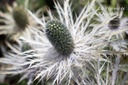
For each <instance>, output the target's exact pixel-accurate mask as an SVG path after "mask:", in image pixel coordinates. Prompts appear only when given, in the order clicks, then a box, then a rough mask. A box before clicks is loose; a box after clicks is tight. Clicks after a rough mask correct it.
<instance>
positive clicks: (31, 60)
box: [0, 0, 126, 85]
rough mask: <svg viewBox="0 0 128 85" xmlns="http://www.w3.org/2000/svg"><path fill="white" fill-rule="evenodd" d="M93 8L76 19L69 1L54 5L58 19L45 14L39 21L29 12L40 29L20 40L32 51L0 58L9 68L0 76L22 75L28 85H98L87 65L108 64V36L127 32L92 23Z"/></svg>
mask: <svg viewBox="0 0 128 85" xmlns="http://www.w3.org/2000/svg"><path fill="white" fill-rule="evenodd" d="M94 5H95V0H93V1H92V2H91V3H88V4H87V5H86V6H85V7H84V8H83V10H82V11H81V13H80V14H79V16H75V17H74V16H73V15H72V11H71V4H70V3H69V0H64V4H63V7H62V6H60V4H59V3H55V6H56V10H57V13H58V16H59V17H55V16H53V15H52V13H51V12H50V11H48V14H49V17H50V19H49V20H48V21H46V20H45V18H44V17H43V18H42V20H40V19H38V18H37V17H36V16H35V15H34V14H33V13H31V12H30V11H28V12H29V13H30V14H31V16H32V17H33V18H34V19H35V21H37V22H38V23H39V24H41V25H42V28H41V29H40V30H39V29H36V28H33V27H30V29H27V32H26V33H24V36H21V37H20V40H19V41H21V42H22V43H28V44H29V46H30V47H31V49H28V50H26V51H24V52H20V50H19V51H17V50H15V49H13V51H14V52H15V54H12V53H8V55H6V57H5V58H2V59H0V62H1V63H5V64H9V65H12V66H11V67H10V68H7V69H6V70H4V71H1V73H6V74H24V75H23V77H22V78H21V80H22V79H24V78H29V81H28V85H30V84H31V83H32V81H33V79H34V80H36V79H39V80H40V81H41V80H43V79H46V80H53V84H55V85H56V84H57V85H61V84H62V83H66V85H69V84H71V82H73V83H74V84H75V83H76V84H78V85H99V82H98V81H97V84H95V83H94V81H93V80H91V77H90V76H88V75H87V74H88V72H87V70H88V69H89V68H90V65H91V66H92V67H93V68H94V69H95V67H94V65H92V63H91V61H95V60H97V59H98V60H100V61H105V62H107V60H105V59H103V58H102V57H103V56H105V55H106V54H107V53H108V52H109V51H108V50H106V49H104V48H105V47H106V46H107V45H108V43H110V42H111V41H110V39H111V38H110V37H112V36H115V35H117V34H119V33H121V32H123V31H125V30H126V29H124V30H117V31H108V30H105V27H104V26H105V25H106V24H107V23H106V22H102V23H100V24H98V25H95V24H93V20H94V19H93V18H94V17H95V16H94V15H96V14H97V11H96V10H95V7H94ZM111 19H113V18H110V20H111ZM110 20H108V22H109V21H110ZM108 62H109V61H108ZM89 64H90V65H89ZM99 69H102V67H101V68H99ZM97 74H98V73H97ZM95 77H96V76H95Z"/></svg>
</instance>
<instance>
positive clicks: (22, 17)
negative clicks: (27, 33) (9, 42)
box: [13, 7, 29, 30]
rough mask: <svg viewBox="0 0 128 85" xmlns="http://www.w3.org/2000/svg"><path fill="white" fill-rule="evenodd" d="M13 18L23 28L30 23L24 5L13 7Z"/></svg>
mask: <svg viewBox="0 0 128 85" xmlns="http://www.w3.org/2000/svg"><path fill="white" fill-rule="evenodd" d="M13 18H14V20H15V23H16V24H17V25H18V26H19V27H20V28H22V30H24V29H25V28H26V26H27V25H28V23H29V21H28V16H27V13H26V10H25V9H24V8H22V7H15V8H14V9H13Z"/></svg>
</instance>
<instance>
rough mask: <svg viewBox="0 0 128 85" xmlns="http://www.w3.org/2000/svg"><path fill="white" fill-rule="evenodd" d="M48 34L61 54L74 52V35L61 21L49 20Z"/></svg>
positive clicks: (66, 54) (67, 54)
mask: <svg viewBox="0 0 128 85" xmlns="http://www.w3.org/2000/svg"><path fill="white" fill-rule="evenodd" d="M46 35H47V37H48V39H49V41H50V42H51V44H52V45H53V46H54V47H55V49H56V50H57V52H58V53H59V54H61V55H64V56H69V55H70V54H71V53H72V52H73V49H74V43H73V39H72V36H71V34H70V32H69V30H68V29H67V27H66V26H65V25H64V24H62V23H61V22H60V21H57V20H52V21H49V22H48V23H47V24H46Z"/></svg>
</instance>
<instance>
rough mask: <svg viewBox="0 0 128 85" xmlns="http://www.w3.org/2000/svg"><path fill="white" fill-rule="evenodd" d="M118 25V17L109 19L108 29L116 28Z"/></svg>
mask: <svg viewBox="0 0 128 85" xmlns="http://www.w3.org/2000/svg"><path fill="white" fill-rule="evenodd" d="M119 25H120V19H119V18H118V17H116V18H114V19H112V20H110V22H109V28H110V29H118V27H119Z"/></svg>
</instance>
